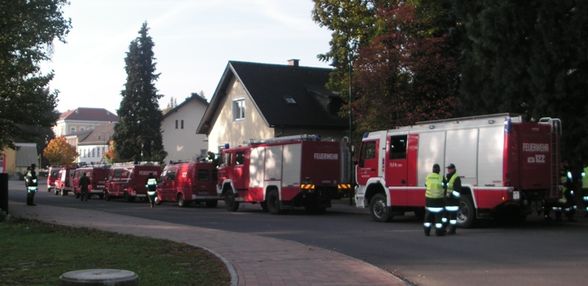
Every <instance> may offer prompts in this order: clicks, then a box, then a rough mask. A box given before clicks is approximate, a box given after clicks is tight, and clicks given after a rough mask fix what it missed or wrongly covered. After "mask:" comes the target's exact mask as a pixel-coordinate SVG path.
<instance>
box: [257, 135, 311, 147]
mask: <svg viewBox="0 0 588 286" xmlns="http://www.w3.org/2000/svg"><path fill="white" fill-rule="evenodd" d="M297 141H321V137H320V136H319V135H316V134H301V135H291V136H283V137H274V138H270V139H263V140H254V139H251V140H249V142H247V143H249V144H250V145H255V144H264V143H282V142H297Z"/></svg>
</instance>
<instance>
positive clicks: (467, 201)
mask: <svg viewBox="0 0 588 286" xmlns="http://www.w3.org/2000/svg"><path fill="white" fill-rule="evenodd" d="M475 221H476V208H475V207H474V202H473V201H472V197H470V196H462V197H461V200H460V201H459V212H458V213H457V225H458V226H460V227H464V228H469V227H472V226H473V225H474V222H475Z"/></svg>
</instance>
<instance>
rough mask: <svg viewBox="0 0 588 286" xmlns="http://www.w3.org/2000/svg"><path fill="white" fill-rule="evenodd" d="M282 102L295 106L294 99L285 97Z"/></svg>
mask: <svg viewBox="0 0 588 286" xmlns="http://www.w3.org/2000/svg"><path fill="white" fill-rule="evenodd" d="M284 100H286V102H287V103H288V104H296V99H294V97H291V96H287V97H284Z"/></svg>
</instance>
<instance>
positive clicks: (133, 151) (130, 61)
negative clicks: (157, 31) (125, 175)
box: [113, 23, 166, 161]
mask: <svg viewBox="0 0 588 286" xmlns="http://www.w3.org/2000/svg"><path fill="white" fill-rule="evenodd" d="M148 31H149V28H148V27H147V23H143V25H142V26H141V29H140V30H139V36H138V37H137V38H136V39H135V40H133V41H132V42H131V44H130V45H129V51H128V52H127V57H126V58H125V63H126V67H125V70H126V73H127V82H126V83H125V89H124V90H123V91H122V92H121V95H122V101H121V103H120V108H119V109H118V117H119V123H118V124H117V125H116V126H115V128H114V136H113V139H114V141H115V146H116V154H117V159H118V160H119V161H128V160H134V161H162V160H163V159H164V158H165V156H166V153H165V151H164V150H163V145H162V139H161V128H160V127H161V119H162V114H161V111H160V110H159V103H158V100H159V98H161V95H159V94H157V89H156V88H155V82H156V81H157V78H158V77H159V74H157V73H156V72H155V57H154V53H153V46H154V43H153V40H152V38H151V36H149V35H148Z"/></svg>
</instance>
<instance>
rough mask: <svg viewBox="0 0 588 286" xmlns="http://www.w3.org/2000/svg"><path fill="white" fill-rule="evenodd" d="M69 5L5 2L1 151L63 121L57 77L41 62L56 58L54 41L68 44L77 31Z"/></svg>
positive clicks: (62, 0) (56, 0) (0, 35)
mask: <svg viewBox="0 0 588 286" xmlns="http://www.w3.org/2000/svg"><path fill="white" fill-rule="evenodd" d="M65 5H67V0H29V1H26V0H0V19H2V20H1V21H0V102H1V104H0V149H2V147H4V146H7V145H8V146H12V144H13V141H14V139H15V138H16V137H17V136H18V135H20V134H22V133H23V132H27V131H30V130H31V129H35V128H40V127H45V128H49V127H51V126H53V125H54V124H55V121H56V120H57V118H58V114H57V112H56V111H55V107H56V102H57V91H53V92H51V91H49V89H48V84H49V82H50V81H51V79H52V78H53V73H46V74H44V73H42V72H41V70H40V64H41V63H42V62H44V61H46V60H48V59H49V58H50V55H51V45H52V43H53V40H55V39H58V40H60V41H62V42H65V36H66V35H67V33H68V32H69V29H70V27H71V26H70V21H69V19H66V18H64V17H63V11H62V9H63V7H64V6H65ZM39 136H42V134H41V135H39Z"/></svg>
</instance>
